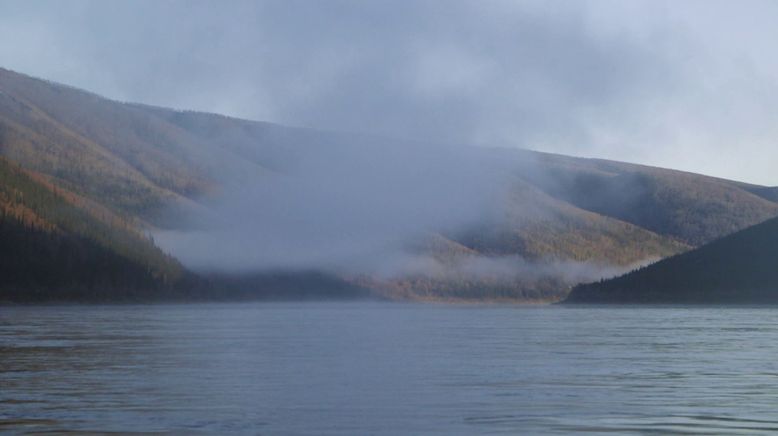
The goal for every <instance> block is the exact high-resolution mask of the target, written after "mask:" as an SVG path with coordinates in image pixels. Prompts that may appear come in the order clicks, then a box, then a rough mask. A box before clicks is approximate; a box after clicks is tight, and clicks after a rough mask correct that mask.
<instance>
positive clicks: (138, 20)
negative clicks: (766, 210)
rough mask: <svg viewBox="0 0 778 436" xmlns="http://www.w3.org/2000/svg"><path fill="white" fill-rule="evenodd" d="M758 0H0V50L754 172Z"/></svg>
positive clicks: (246, 114)
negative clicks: (30, 0)
mask: <svg viewBox="0 0 778 436" xmlns="http://www.w3.org/2000/svg"><path fill="white" fill-rule="evenodd" d="M776 16H778V5H776V4H775V3H774V2H769V1H749V2H716V1H686V2H675V1H631V2H621V1H580V2H561V1H559V2H547V1H542V2H535V1H522V2H507V1H490V2H475V1H473V2H462V1H447V2H434V1H413V2H410V1H408V2H396V1H371V2H359V1H331V2H318V1H308V2H306V1H289V0H284V1H256V2H246V1H231V2H203V1H197V2H195V1H186V2H184V1H133V2H113V1H109V2H106V1H69V2H59V1H36V2H13V1H0V59H2V61H3V64H4V66H5V67H6V68H10V69H14V70H18V71H21V72H24V73H27V74H31V75H35V76H39V77H46V78H48V79H51V80H56V81H59V82H63V83H67V84H70V85H73V86H78V87H82V88H85V89H89V90H92V91H94V92H98V93H100V94H104V95H107V96H109V97H112V98H116V99H119V100H126V101H138V102H144V103H150V104H156V105H162V106H172V107H179V108H187V109H199V110H203V111H208V112H219V113H225V114H228V115H234V116H238V117H243V118H249V119H258V120H266V121H273V122H278V123H282V124H287V125H296V126H307V127H314V128H322V129H330V130H343V131H357V132H366V133H372V134H380V135H386V136H392V137H404V138H412V139H419V140H425V141H428V142H436V143H449V142H456V143H471V144H481V145H500V146H510V147H525V148H531V149H538V150H544V151H553V152H561V153H567V154H574V155H582V156H596V157H604V158H613V159H619V160H626V161H633V162H641V163H648V164H655V165H659V166H664V167H671V168H678V169H684V170H689V171H695V172H701V173H706V174H711V175H716V176H721V177H727V178H733V179H738V180H745V181H750V182H757V183H763V184H768V185H773V184H776V183H778V182H777V181H776V178H775V176H774V167H775V164H776V162H778V159H777V158H778V147H775V138H776V129H778V127H777V126H778V123H776V122H775V121H776V120H775V119H774V118H775V114H776V113H778V111H777V110H776V109H778V92H777V90H776V86H775V83H774V81H775V79H776V77H777V76H778V57H776V55H775V52H774V50H772V49H771V44H772V42H773V41H775V40H776V39H778V34H777V33H778V30H776V28H775V26H774V23H775V18H776Z"/></svg>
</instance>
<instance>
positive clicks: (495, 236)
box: [0, 69, 778, 301]
mask: <svg viewBox="0 0 778 436" xmlns="http://www.w3.org/2000/svg"><path fill="white" fill-rule="evenodd" d="M398 144H400V145H403V146H404V147H406V148H409V149H410V148H413V147H415V146H416V144H414V143H411V142H409V141H403V140H396V139H392V138H380V137H371V136H367V135H356V134H347V133H338V132H324V131H317V130H312V129H301V128H292V127H284V126H279V125H275V124H271V123H265V122H257V121H248V120H241V119H236V118H230V117H225V116H222V115H216V114H208V113H199V112H188V111H177V110H172V109H165V108H159V107H151V106H145V105H139V104H132V103H121V102H116V101H112V100H108V99H105V98H102V97H100V96H97V95H95V94H92V93H89V92H85V91H82V90H78V89H74V88H71V87H68V86H65V85H60V84H56V83H51V82H47V81H43V80H39V79H35V78H32V77H28V76H25V75H22V74H18V73H15V72H12V71H8V70H3V69H0V155H1V156H3V157H4V158H5V159H7V160H8V161H9V162H12V163H13V165H18V167H19V168H20V170H23V171H25V172H26V174H30V175H34V176H33V177H34V178H35V179H36V180H38V181H39V182H40V183H42V184H45V186H47V187H49V188H47V189H49V190H52V189H55V190H58V191H57V192H67V193H68V194H67V195H69V196H71V197H72V198H78V199H79V204H80V205H81V206H83V207H81V209H79V210H87V211H100V212H99V213H98V214H97V215H98V216H99V215H100V214H103V215H105V216H113V217H121V220H120V221H121V222H122V225H121V226H118V227H110V228H109V229H108V230H106V231H105V234H106V235H109V236H107V237H106V238H105V239H106V240H112V238H113V237H114V236H113V235H114V233H115V232H118V230H120V229H125V230H126V231H128V232H133V234H136V235H141V236H142V235H145V234H149V233H151V234H154V233H156V232H158V231H168V230H169V231H186V230H189V229H191V227H192V226H194V227H197V225H198V224H197V223H196V222H195V223H192V222H190V221H191V220H187V219H186V217H191V216H196V215H198V214H199V215H202V214H207V213H209V211H212V209H211V208H212V204H213V203H214V201H218V199H219V198H220V197H222V196H223V194H224V193H225V190H228V189H229V187H227V186H226V185H225V181H224V180H225V177H224V174H225V173H228V174H229V175H230V177H231V178H232V180H233V181H235V180H237V181H240V180H246V181H256V180H267V181H277V180H283V179H284V178H289V177H291V174H293V172H292V169H294V168H295V166H296V165H297V164H298V163H299V162H300V160H301V159H303V158H305V157H306V156H309V155H311V154H314V153H322V152H327V153H330V152H331V153H333V154H334V155H335V156H338V155H339V154H338V153H340V155H343V156H348V155H349V153H350V151H349V150H354V149H366V150H370V149H371V148H372V149H375V150H378V149H387V148H389V147H394V146H397V145H398ZM468 153H470V154H471V156H470V157H471V158H469V160H471V161H474V162H477V164H478V165H480V166H481V167H480V168H482V169H483V172H485V173H494V174H501V175H502V176H503V177H504V180H505V181H506V182H505V183H507V184H508V185H509V186H508V195H506V196H505V197H504V198H502V199H501V202H502V203H501V205H500V213H495V214H491V215H490V216H489V217H488V218H485V219H483V220H482V221H481V222H480V223H476V224H474V225H471V226H469V227H468V228H467V229H457V230H452V229H445V228H441V229H432V230H431V231H429V232H427V233H426V234H424V235H419V236H418V237H417V239H416V240H414V241H409V244H410V247H411V250H413V251H414V252H416V253H418V254H419V255H420V256H424V257H427V258H430V259H433V260H434V261H435V262H436V263H437V264H438V268H437V269H436V270H435V271H434V272H430V271H421V272H418V271H417V272H412V273H407V274H404V275H402V276H399V277H384V276H376V275H369V274H368V275H365V274H359V273H353V272H352V273H343V274H341V273H338V274H334V275H333V274H331V273H328V272H326V271H310V270H309V269H306V270H302V269H301V271H299V274H300V275H299V277H305V279H304V280H303V279H301V281H300V283H314V282H315V281H316V280H314V278H317V277H318V278H320V279H321V281H322V283H324V282H327V283H329V285H328V287H330V288H331V287H333V286H332V285H333V284H334V283H341V284H342V285H343V286H344V288H345V287H350V286H351V287H354V289H355V290H359V289H363V288H368V289H370V290H371V292H372V293H373V294H374V295H378V296H381V297H383V298H392V299H498V300H502V299H519V300H537V301H553V300H558V299H560V298H562V297H564V296H565V295H566V294H567V292H568V291H569V289H570V288H571V287H572V286H573V285H575V284H577V283H580V282H582V281H591V280H597V279H599V278H600V277H604V276H612V275H615V274H617V273H619V272H623V271H625V270H629V269H632V268H634V267H635V265H639V264H642V263H645V262H649V261H653V260H656V259H658V258H663V257H666V256H671V255H674V254H677V253H681V252H684V251H686V250H688V249H690V248H694V247H697V246H700V245H702V244H704V243H707V242H710V241H712V240H714V239H716V238H719V237H722V236H724V235H727V234H730V233H732V232H735V231H738V230H741V229H744V228H746V227H748V226H751V225H754V224H756V223H759V222H762V221H764V220H767V219H769V218H772V217H775V216H776V215H778V203H777V202H776V201H777V200H778V195H776V192H778V189H776V188H771V187H764V186H756V185H750V184H744V183H740V182H734V181H729V180H723V179H717V178H713V177H707V176H702V175H697V174H691V173H685V172H681V171H674V170H666V169H660V168H653V167H646V166H641V165H635V164H628V163H621V162H613V161H606V160H597V159H584V158H574V157H568V156H562V155H555V154H548V153H539V152H534V151H528V150H521V149H505V148H475V147H473V148H470V149H469V151H468ZM267 186H273V185H272V184H271V183H268V185H267ZM279 195H280V194H279ZM86 206H88V207H86ZM85 207H86V209H84V208H85ZM90 213H91V212H90ZM123 231H124V230H123ZM115 234H116V235H117V236H116V237H117V238H119V237H120V236H119V235H121V234H122V233H121V232H119V233H115ZM141 239H143V237H141ZM147 242H148V244H150V245H151V246H152V247H153V244H152V241H147ZM4 247H5V248H2V247H0V249H5V250H12V247H11V246H9V245H6V246H4ZM155 250H158V249H156V248H155ZM155 256H156V255H155ZM485 261H488V262H491V263H489V265H484V262H485ZM492 261H493V262H492ZM176 264H177V265H178V266H177V268H183V270H186V268H184V267H181V265H180V264H179V263H177V262H176ZM466 271H477V273H467V272H466ZM195 273H199V275H200V276H203V275H210V273H208V274H206V273H205V272H202V271H201V272H197V271H196V272H195ZM187 274H189V272H187ZM279 274H281V275H280V276H279ZM211 276H212V278H213V277H217V278H213V280H215V281H216V282H217V283H232V285H230V286H235V287H239V288H241V289H265V288H267V287H268V286H270V285H268V283H271V284H272V283H275V284H276V285H273V286H276V287H277V289H284V288H285V287H286V285H284V286H280V287H278V286H277V284H278V277H281V276H282V277H285V280H287V281H286V282H284V283H296V280H294V279H291V278H292V277H294V276H295V272H294V271H284V272H276V273H272V272H271V273H268V274H262V273H260V272H244V273H241V274H240V277H239V278H237V277H226V276H229V274H227V273H223V272H222V273H216V274H213V275H211ZM325 277H326V279H325ZM204 280H206V281H208V280H210V279H206V278H204ZM288 280H291V282H288ZM249 283H253V284H254V285H250V284H249ZM216 286H221V285H216ZM225 286H227V285H225ZM295 286H297V285H290V286H289V288H290V289H291V288H295ZM297 288H299V286H297ZM297 288H295V289H297ZM355 292H357V291H355ZM360 292H361V291H360ZM357 293H359V292H357Z"/></svg>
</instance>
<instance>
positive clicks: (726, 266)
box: [566, 219, 778, 304]
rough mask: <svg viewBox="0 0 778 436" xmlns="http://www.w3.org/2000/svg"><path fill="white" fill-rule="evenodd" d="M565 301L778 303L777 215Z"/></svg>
mask: <svg viewBox="0 0 778 436" xmlns="http://www.w3.org/2000/svg"><path fill="white" fill-rule="evenodd" d="M566 301H567V302H570V303H710V304H715V303H772V304H776V303H778V219H772V220H769V221H767V222H764V223H762V224H758V225H756V226H753V227H749V228H748V229H745V230H741V231H740V232H737V233H735V234H732V235H729V236H726V237H724V238H721V239H718V240H716V241H714V242H711V243H710V244H707V245H704V246H702V247H700V248H698V249H696V250H693V251H689V252H687V253H684V254H680V255H678V256H674V257H670V258H668V259H665V260H663V261H661V262H658V263H656V264H653V265H651V266H648V267H646V268H642V269H639V270H637V271H633V272H631V273H629V274H626V275H624V276H621V277H617V278H614V279H611V280H606V281H603V282H599V283H592V284H586V285H579V286H577V287H575V288H574V289H573V291H572V293H571V294H570V296H569V297H568V299H567V300H566Z"/></svg>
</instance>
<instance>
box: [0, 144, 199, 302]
mask: <svg viewBox="0 0 778 436" xmlns="http://www.w3.org/2000/svg"><path fill="white" fill-rule="evenodd" d="M184 276H185V271H184V270H183V268H182V267H181V265H180V264H178V262H176V261H175V260H174V259H172V258H170V257H169V256H167V255H165V254H164V253H162V252H161V251H160V250H159V249H158V248H156V247H155V246H154V245H153V243H152V242H151V241H149V240H148V239H147V238H146V237H144V236H143V235H141V234H140V233H138V232H137V231H136V230H134V229H132V228H131V227H129V226H127V225H126V223H124V222H123V221H122V220H121V219H120V218H118V217H116V216H114V215H112V214H111V213H110V212H108V211H105V210H100V209H99V208H97V207H94V206H90V205H89V204H87V203H86V202H84V201H82V200H81V199H80V198H78V196H76V195H74V194H72V193H68V192H66V191H63V190H62V189H60V188H56V187H54V186H52V185H48V184H47V183H45V182H44V181H42V180H41V179H40V177H38V176H36V175H35V174H33V173H30V172H29V171H28V170H23V169H21V168H19V167H18V166H16V165H15V164H12V163H9V162H8V161H7V160H5V159H2V158H0V301H41V300H48V301H65V300H67V301H72V300H92V301H94V300H116V299H121V300H132V299H149V298H165V295H170V294H171V293H172V292H173V289H174V288H175V286H176V285H177V284H178V283H179V282H180V281H181V280H182V279H184Z"/></svg>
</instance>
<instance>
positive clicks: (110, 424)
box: [0, 302, 778, 435]
mask: <svg viewBox="0 0 778 436" xmlns="http://www.w3.org/2000/svg"><path fill="white" fill-rule="evenodd" d="M776 315H778V312H777V311H776V309H756V308H750V309H749V308H733V309H725V308H683V307H676V308H612V307H611V308H596V307H590V308H585V307H573V308H568V307H489V306H446V305H406V304H389V303H383V304H382V303H364V302H362V303H294V304H292V303H290V304H285V303H284V304H281V303H273V304H243V305H237V304H236V305H230V304H212V305H161V306H99V307H95V306H84V307H77V306H74V307H4V308H0V431H4V430H6V431H8V430H10V431H19V432H26V431H30V432H46V431H79V432H82V431H100V432H103V431H130V432H159V431H173V432H184V433H190V432H193V431H201V432H205V433H267V434H278V433H292V434H311V433H313V434H344V433H347V434H360V435H361V434H408V433H415V434H430V433H438V434H455V433H460V434H472V433H501V432H502V433H507V434H512V433H516V432H524V433H537V432H545V433H548V432H559V433H571V432H576V431H593V432H604V431H624V432H647V431H655V432H659V433H665V432H688V433H702V434H706V433H714V432H719V433H722V432H723V433H737V432H752V431H778V360H777V359H776V358H775V357H776V356H778V316H776Z"/></svg>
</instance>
